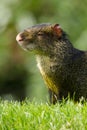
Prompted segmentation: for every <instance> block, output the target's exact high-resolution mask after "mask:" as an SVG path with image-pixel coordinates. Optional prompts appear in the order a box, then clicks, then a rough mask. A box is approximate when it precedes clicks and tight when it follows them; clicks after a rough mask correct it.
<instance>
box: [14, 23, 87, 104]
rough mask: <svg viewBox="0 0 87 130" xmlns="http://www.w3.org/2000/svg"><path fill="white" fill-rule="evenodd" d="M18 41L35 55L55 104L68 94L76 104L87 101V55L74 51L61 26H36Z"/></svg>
mask: <svg viewBox="0 0 87 130" xmlns="http://www.w3.org/2000/svg"><path fill="white" fill-rule="evenodd" d="M16 40H17V42H18V43H19V45H20V46H22V48H24V49H25V50H29V51H33V52H34V53H35V55H36V58H37V64H38V68H39V70H40V72H41V74H42V76H43V79H44V81H45V83H46V85H47V87H48V89H49V93H50V101H51V103H56V102H57V101H58V100H62V98H66V97H67V96H68V94H69V95H70V97H71V98H73V95H74V99H75V100H76V101H78V100H79V99H80V98H81V97H84V98H85V99H86V98H87V51H81V50H78V49H76V48H74V47H73V45H72V44H71V42H70V41H69V39H68V37H67V34H66V33H65V32H64V31H63V29H62V28H61V27H60V25H59V24H39V25H36V26H32V27H30V28H28V29H25V30H24V31H23V32H21V33H19V34H18V35H17V37H16Z"/></svg>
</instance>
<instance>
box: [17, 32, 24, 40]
mask: <svg viewBox="0 0 87 130" xmlns="http://www.w3.org/2000/svg"><path fill="white" fill-rule="evenodd" d="M16 41H17V42H21V41H23V37H22V36H21V33H19V34H18V35H17V37H16Z"/></svg>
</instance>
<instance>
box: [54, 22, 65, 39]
mask: <svg viewBox="0 0 87 130" xmlns="http://www.w3.org/2000/svg"><path fill="white" fill-rule="evenodd" d="M52 29H53V32H54V34H56V35H57V36H58V37H59V38H60V37H61V36H62V32H63V31H62V29H61V27H60V25H59V24H55V25H54V26H53V27H52Z"/></svg>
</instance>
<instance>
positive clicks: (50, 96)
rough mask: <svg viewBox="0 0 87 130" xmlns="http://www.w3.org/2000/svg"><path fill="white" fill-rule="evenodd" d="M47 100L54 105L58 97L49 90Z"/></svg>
mask: <svg viewBox="0 0 87 130" xmlns="http://www.w3.org/2000/svg"><path fill="white" fill-rule="evenodd" d="M49 98H50V103H52V104H56V103H57V101H58V96H57V95H56V94H55V93H54V92H52V91H51V90H50V89H49Z"/></svg>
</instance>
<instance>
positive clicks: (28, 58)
mask: <svg viewBox="0 0 87 130" xmlns="http://www.w3.org/2000/svg"><path fill="white" fill-rule="evenodd" d="M39 23H59V24H60V25H61V26H62V28H63V29H64V30H65V31H66V32H67V33H68V35H69V37H70V39H71V41H72V43H73V45H74V46H75V47H76V48H79V49H81V50H87V0H83V1H82V0H65V1H64V0H61V1H60V0H48V1H47V0H36V1H35V0H26V1H24V0H0V96H1V97H2V98H3V99H17V100H23V99H25V97H28V98H29V99H30V100H32V99H33V98H35V99H36V100H37V101H40V100H42V101H46V100H47V99H48V94H47V89H46V87H45V84H44V82H43V80H42V77H41V75H40V73H39V70H38V68H37V66H36V61H35V56H34V55H33V54H32V53H30V52H25V51H24V50H22V49H21V48H20V46H19V45H18V44H17V42H16V40H15V38H16V35H17V34H18V33H19V32H20V31H22V30H24V29H25V28H27V27H29V26H32V25H35V24H39Z"/></svg>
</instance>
